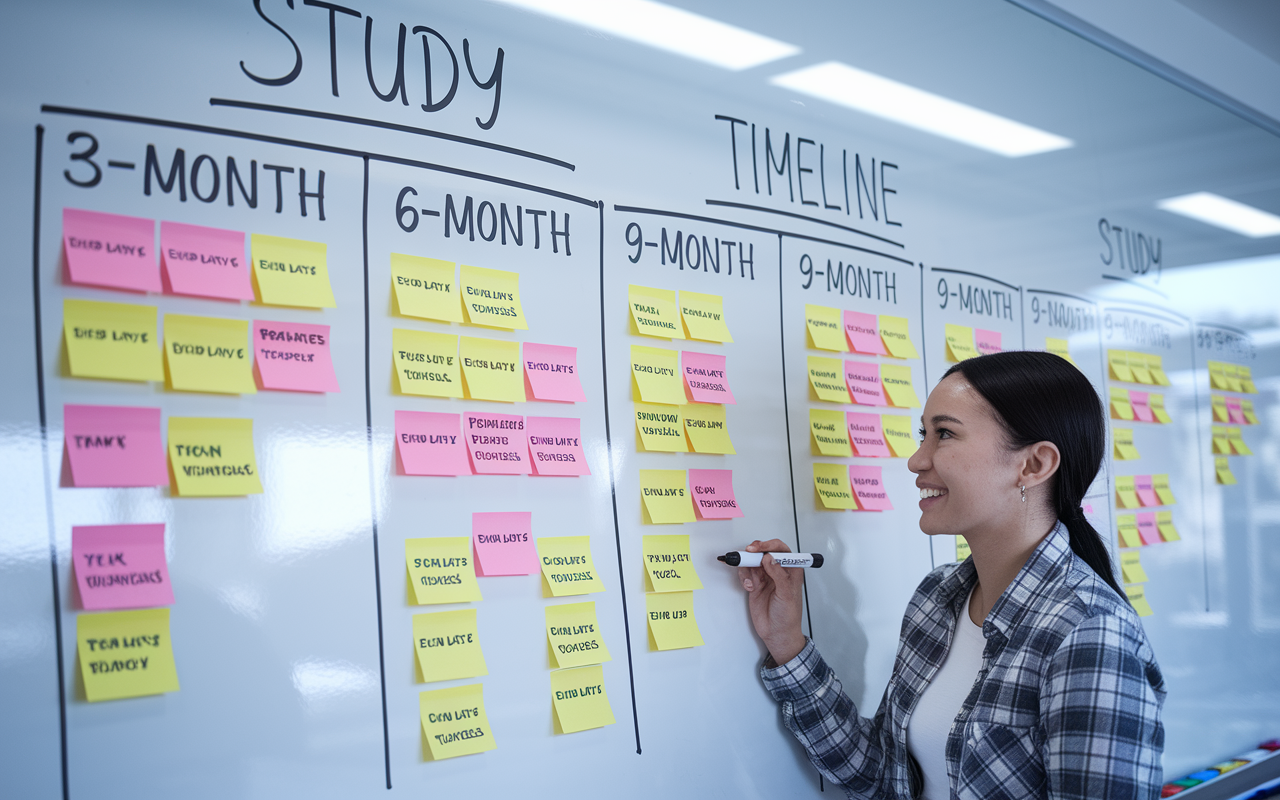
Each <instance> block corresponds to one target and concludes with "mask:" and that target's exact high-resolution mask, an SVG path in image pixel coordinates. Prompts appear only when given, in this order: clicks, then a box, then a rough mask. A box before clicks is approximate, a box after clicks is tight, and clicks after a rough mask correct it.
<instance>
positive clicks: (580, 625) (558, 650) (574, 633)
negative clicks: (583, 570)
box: [545, 600, 610, 669]
mask: <svg viewBox="0 0 1280 800" xmlns="http://www.w3.org/2000/svg"><path fill="white" fill-rule="evenodd" d="M545 615H546V627H547V647H548V653H549V655H550V657H551V666H552V667H554V668H556V669H560V668H562V667H584V666H586V665H588V664H602V663H604V662H606V661H609V660H610V656H609V648H608V647H606V646H605V643H604V637H602V636H601V635H600V623H599V622H597V621H596V604H595V601H594V600H588V601H586V602H584V603H567V604H564V605H558V606H547V607H546V611H545Z"/></svg>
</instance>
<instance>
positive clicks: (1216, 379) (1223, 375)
mask: <svg viewBox="0 0 1280 800" xmlns="http://www.w3.org/2000/svg"><path fill="white" fill-rule="evenodd" d="M1226 366H1227V365H1226V364H1223V363H1222V362H1221V361H1210V362H1209V385H1210V386H1211V387H1212V388H1214V389H1227V390H1230V389H1231V384H1230V383H1228V382H1227V371H1226Z"/></svg>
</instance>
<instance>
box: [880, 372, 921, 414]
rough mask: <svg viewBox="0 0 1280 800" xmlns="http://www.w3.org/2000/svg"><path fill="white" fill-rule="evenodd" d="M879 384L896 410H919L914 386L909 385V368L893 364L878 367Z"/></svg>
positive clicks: (918, 401)
mask: <svg viewBox="0 0 1280 800" xmlns="http://www.w3.org/2000/svg"><path fill="white" fill-rule="evenodd" d="M880 383H881V385H882V386H884V392H885V394H887V395H888V396H889V403H890V404H892V405H893V406H894V407H896V408H919V407H920V400H919V399H918V398H917V397H916V390H915V386H913V385H912V383H911V367H903V366H898V365H895V364H881V365H880Z"/></svg>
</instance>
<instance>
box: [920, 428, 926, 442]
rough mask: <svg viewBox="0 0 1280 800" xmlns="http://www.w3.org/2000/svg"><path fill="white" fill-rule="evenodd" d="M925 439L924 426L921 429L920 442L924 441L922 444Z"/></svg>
mask: <svg viewBox="0 0 1280 800" xmlns="http://www.w3.org/2000/svg"><path fill="white" fill-rule="evenodd" d="M924 437H925V432H924V426H921V427H920V441H922V442H923V441H924Z"/></svg>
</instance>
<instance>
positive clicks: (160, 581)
mask: <svg viewBox="0 0 1280 800" xmlns="http://www.w3.org/2000/svg"><path fill="white" fill-rule="evenodd" d="M71 563H72V565H73V569H74V571H75V575H76V588H77V589H79V590H80V605H81V606H82V607H83V608H85V609H88V610H90V611H102V610H107V609H124V608H147V607H150V606H167V605H172V603H173V585H172V584H171V583H170V582H169V565H168V562H166V561H165V557H164V523H162V522H161V523H155V524H147V525H76V526H74V527H73V528H72V529H71Z"/></svg>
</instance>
